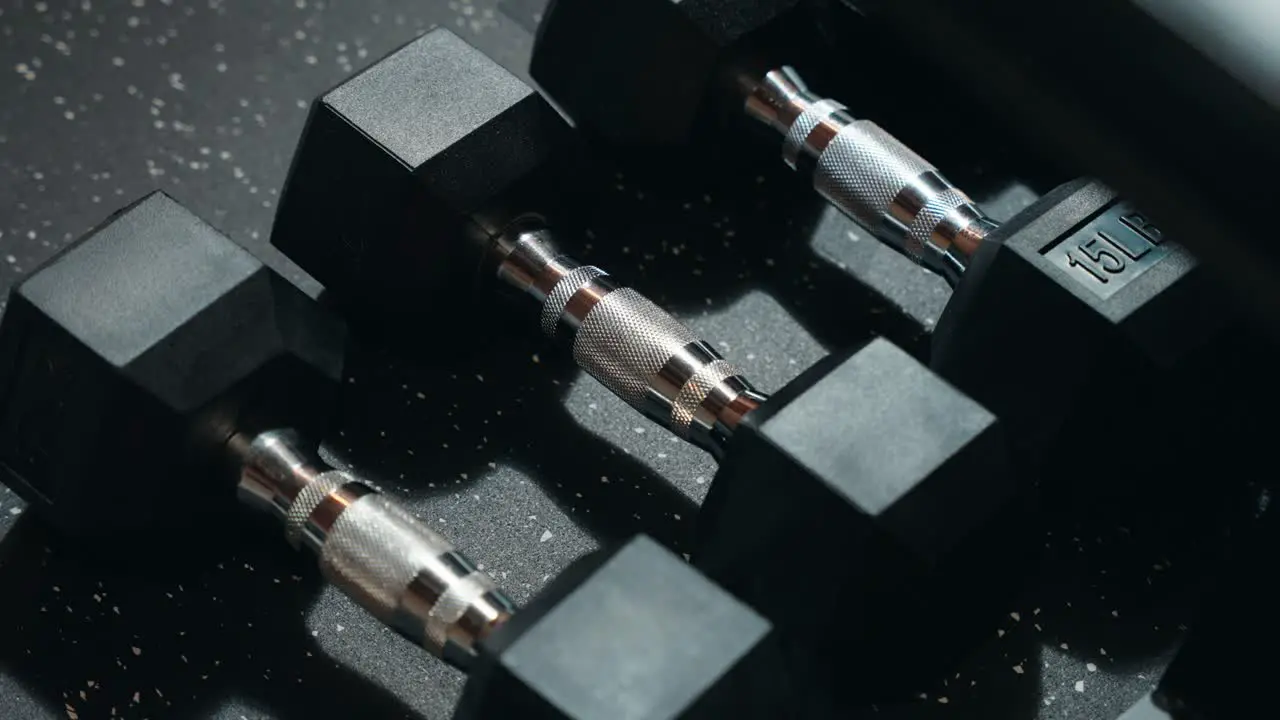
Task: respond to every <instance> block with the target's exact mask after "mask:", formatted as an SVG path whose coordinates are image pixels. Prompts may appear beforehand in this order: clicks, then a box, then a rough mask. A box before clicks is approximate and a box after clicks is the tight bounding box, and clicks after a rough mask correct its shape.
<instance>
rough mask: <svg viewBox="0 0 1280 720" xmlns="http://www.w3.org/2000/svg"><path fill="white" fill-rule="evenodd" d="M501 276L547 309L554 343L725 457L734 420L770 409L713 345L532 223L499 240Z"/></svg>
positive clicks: (544, 316) (649, 412) (662, 420)
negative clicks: (758, 409) (582, 261)
mask: <svg viewBox="0 0 1280 720" xmlns="http://www.w3.org/2000/svg"><path fill="white" fill-rule="evenodd" d="M496 247H497V252H498V254H499V263H498V270H497V273H498V277H499V278H500V279H502V280H504V281H505V282H506V283H508V284H510V285H512V286H513V287H515V288H517V289H519V290H520V291H522V292H525V293H527V294H529V295H531V296H533V297H534V298H535V299H536V300H538V302H540V303H541V305H542V313H541V325H542V330H543V332H544V333H545V334H546V335H548V336H549V337H551V338H553V339H556V340H562V341H564V342H566V343H568V344H570V345H571V346H572V349H573V357H574V359H575V360H576V361H577V362H578V365H579V366H580V367H581V368H582V369H583V370H586V371H587V372H588V373H589V374H590V375H591V376H592V377H594V378H596V379H597V380H599V381H600V383H601V384H602V385H604V386H605V387H607V388H609V390H611V391H612V392H613V393H614V394H615V395H617V396H618V397H620V398H622V399H623V400H625V401H626V402H627V403H629V404H630V405H631V406H632V407H634V408H636V409H637V410H639V411H640V412H642V413H644V414H645V415H646V416H648V417H649V418H651V419H652V420H654V421H655V422H657V423H659V424H661V425H662V426H664V427H666V428H668V429H669V430H671V431H672V432H673V433H675V434H676V435H678V436H680V437H683V438H686V439H688V440H689V441H691V442H693V443H694V444H696V445H698V446H699V447H701V448H703V449H705V450H707V451H708V452H711V453H712V454H714V455H716V456H717V457H719V456H720V455H722V454H723V452H724V448H725V444H726V443H727V442H728V440H729V437H731V436H732V434H733V430H734V428H735V427H737V424H738V422H739V421H740V420H741V419H742V417H743V416H744V415H746V414H747V413H748V412H750V411H751V410H753V409H755V408H756V407H757V406H759V404H760V403H762V402H764V400H765V397H764V396H763V395H761V394H760V393H758V392H756V390H755V389H754V388H752V387H751V384H750V383H749V382H747V380H746V378H745V377H743V374H742V372H741V371H739V370H738V369H737V368H735V367H734V366H733V365H731V364H730V363H729V362H728V361H726V360H725V359H724V358H722V357H721V356H720V354H719V353H718V352H716V350H715V348H713V347H712V346H711V345H710V344H709V343H707V342H706V341H704V340H701V339H700V338H698V336H696V335H694V333H693V331H691V330H690V329H689V328H687V327H685V326H684V324H682V323H681V322H680V321H678V320H676V319H675V318H673V317H672V316H671V315H670V314H669V313H667V312H666V311H665V310H663V309H661V308H659V307H658V306H657V305H655V304H653V303H652V302H650V301H649V300H648V298H646V297H644V296H643V295H641V294H640V293H638V292H636V291H635V290H632V289H631V288H624V287H620V286H619V285H618V283H616V282H614V280H613V278H612V277H610V276H609V274H608V273H606V272H605V271H603V270H601V269H600V268H597V267H593V266H590V265H582V264H580V263H578V262H577V261H575V260H573V259H572V258H570V257H568V256H566V255H564V254H562V253H560V251H559V250H558V249H557V248H556V246H555V243H554V242H553V240H552V238H551V233H550V232H549V231H548V230H547V229H546V228H545V227H542V226H541V224H540V222H539V221H538V220H537V219H536V218H525V219H523V220H521V221H518V222H517V223H516V224H514V225H513V226H512V227H511V228H509V229H508V230H507V231H506V232H505V233H503V234H502V235H501V236H500V237H499V238H498V239H497V241H496Z"/></svg>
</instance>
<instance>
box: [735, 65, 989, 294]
mask: <svg viewBox="0 0 1280 720" xmlns="http://www.w3.org/2000/svg"><path fill="white" fill-rule="evenodd" d="M745 109H746V111H747V113H748V114H749V115H750V116H752V117H755V118H756V119H758V120H760V121H762V122H764V123H766V124H768V125H770V126H771V127H773V128H775V129H776V130H778V131H779V132H780V133H781V134H782V136H783V142H782V158H783V160H784V161H785V162H786V163H787V165H789V166H790V167H791V168H792V169H795V170H805V169H808V170H807V171H811V172H812V174H813V185H814V188H815V189H816V190H817V191H818V193H819V194H821V195H822V197H823V198H825V199H826V200H827V201H828V202H830V203H831V204H832V205H834V206H835V207H836V208H837V209H839V210H840V211H841V212H843V213H844V214H845V215H848V216H849V217H850V218H852V219H853V220H855V221H856V222H858V223H859V224H860V225H862V226H863V227H865V228H866V229H867V230H869V231H871V232H872V233H874V234H875V235H876V237H878V238H879V239H880V240H882V241H883V242H885V243H886V244H888V245H890V246H891V247H893V248H894V249H896V250H898V251H900V252H902V253H903V254H905V255H907V256H908V257H910V258H911V259H912V260H914V261H915V262H917V263H919V264H921V265H924V266H926V267H928V268H930V269H932V270H934V271H935V272H938V273H940V274H942V275H943V276H944V277H946V278H947V279H948V280H949V281H951V282H952V284H955V283H956V282H958V280H959V276H960V275H961V274H962V273H963V272H964V269H965V267H966V266H967V264H968V259H969V257H970V256H971V255H972V254H973V252H974V251H975V250H976V249H977V246H978V244H979V243H980V242H981V241H982V238H983V237H985V235H986V233H987V232H988V231H989V230H990V228H991V227H993V226H994V223H992V222H991V221H990V220H988V219H987V218H986V217H985V216H984V215H983V214H982V211H981V210H979V209H978V208H977V206H975V205H974V204H973V201H972V200H971V199H970V198H969V197H968V196H967V195H966V194H965V193H964V192H962V191H961V190H960V189H959V188H956V187H955V186H954V185H952V184H951V183H949V182H947V180H946V179H945V178H944V177H942V175H941V174H940V173H939V172H938V170H937V168H935V167H934V166H933V165H932V164H930V163H929V162H927V161H925V160H924V159H923V158H921V157H920V156H919V155H917V154H916V153H915V152H914V151H913V150H911V148H909V147H907V146H906V145H904V144H902V143H901V142H899V141H898V139H897V138H895V137H893V136H892V135H890V134H889V133H887V132H885V131H884V130H883V129H882V128H880V126H878V125H876V124H875V123H873V122H871V121H869V120H855V119H854V118H853V117H851V116H850V115H849V113H848V112H847V111H846V109H845V107H844V106H843V105H841V104H840V103H838V102H835V101H834V100H828V99H822V98H818V97H817V96H815V95H813V94H812V93H810V92H809V90H808V88H807V87H805V85H804V82H803V81H802V80H801V79H800V77H799V75H797V74H796V73H795V71H794V70H793V69H791V68H789V67H784V68H781V69H779V70H774V71H773V72H770V73H768V74H767V75H766V76H765V78H764V80H763V81H762V82H760V83H758V84H757V85H756V86H755V87H754V88H753V91H752V93H751V95H750V96H749V97H748V99H747V103H746V106H745ZM802 166H803V167H802Z"/></svg>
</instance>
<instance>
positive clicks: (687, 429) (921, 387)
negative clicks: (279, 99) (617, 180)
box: [271, 29, 1014, 672]
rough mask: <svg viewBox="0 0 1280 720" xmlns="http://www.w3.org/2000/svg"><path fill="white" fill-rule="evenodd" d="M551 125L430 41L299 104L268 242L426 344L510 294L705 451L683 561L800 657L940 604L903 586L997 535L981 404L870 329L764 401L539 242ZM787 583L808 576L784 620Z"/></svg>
mask: <svg viewBox="0 0 1280 720" xmlns="http://www.w3.org/2000/svg"><path fill="white" fill-rule="evenodd" d="M568 139H569V137H568V134H567V133H566V127H565V125H564V123H563V121H562V120H561V118H560V117H559V116H558V115H557V113H556V112H555V111H554V110H553V109H552V108H551V107H550V106H549V105H548V104H547V103H546V101H545V100H543V99H542V98H541V97H540V96H539V95H538V94H537V93H536V92H535V91H534V90H533V89H532V88H530V87H529V86H528V85H526V84H525V83H524V82H522V81H521V80H519V79H518V78H516V77H515V76H513V75H512V74H510V73H508V72H507V71H506V70H504V69H503V68H501V67H500V66H498V65H497V64H496V63H494V62H493V61H492V60H490V59H489V58H487V57H486V56H485V55H484V54H482V53H481V52H479V51H478V50H476V49H474V48H472V47H471V46H469V45H468V44H467V43H465V42H464V41H463V40H461V39H459V38H458V37H457V36H455V35H453V34H452V33H450V32H449V31H447V30H443V29H441V30H435V31H432V32H429V33H427V34H426V35H424V36H423V37H421V38H419V39H418V40H415V41H413V42H411V43H409V44H408V45H406V46H404V47H402V48H400V49H398V50H396V51H394V52H392V53H391V54H390V55H388V56H387V57H385V58H383V59H381V60H380V61H378V62H377V63H375V64H374V65H372V66H371V67H370V68H368V69H367V70H365V71H363V72H361V73H359V74H358V75H356V76H354V77H352V78H351V79H349V80H347V81H346V82H344V83H343V84H341V85H339V86H338V87H337V88H335V89H333V90H332V91H330V92H328V93H326V94H325V95H323V96H322V97H320V98H319V99H318V100H317V101H316V102H315V103H314V104H313V106H312V110H311V114H310V118H309V120H308V123H307V128H306V130H305V132H304V135H303V138H302V140H301V142H300V144H299V147H298V150H297V152H296V154H295V157H294V160H293V167H292V169H291V172H290V176H289V180H288V183H287V185H286V187H285V190H284V192H283V194H282V196H281V203H280V208H279V210H278V213H277V216H276V222H275V226H274V229H273V231H272V236H271V242H272V244H274V245H275V246H276V247H277V248H279V249H280V250H282V251H283V252H284V253H285V254H286V255H288V256H289V257H290V258H292V259H293V260H295V261H296V262H297V263H299V264H300V265H301V266H302V267H303V268H304V269H305V270H306V271H307V272H309V273H310V274H311V275H312V276H314V277H315V278H316V279H318V280H319V281H320V282H321V283H322V284H324V285H325V288H326V292H327V293H329V294H330V295H331V296H332V297H334V298H335V302H336V303H337V304H338V305H340V306H342V307H345V308H347V309H348V312H349V313H351V314H352V315H353V316H355V315H360V314H362V313H373V314H375V315H385V316H387V317H396V318H402V317H406V316H407V315H408V314H412V313H416V314H417V318H416V319H405V320H403V321H400V325H399V326H400V327H401V328H404V327H414V328H442V327H447V326H454V327H456V326H461V327H462V328H464V329H465V330H458V331H451V332H449V333H447V334H446V333H443V332H441V333H438V334H436V335H428V337H445V338H448V339H449V340H448V342H447V343H445V345H444V347H443V349H445V350H447V351H448V352H456V351H457V350H459V349H460V347H462V346H465V345H467V344H469V343H470V342H472V341H471V340H469V339H462V340H459V338H467V336H466V335H465V334H464V332H471V333H475V332H477V331H479V332H483V329H484V327H485V326H486V325H491V326H492V327H495V328H496V327H500V326H499V324H498V323H497V321H496V319H495V318H497V317H498V316H510V315H511V313H512V312H513V309H518V306H513V305H511V304H503V303H501V302H496V303H494V304H492V305H491V304H490V302H491V301H492V300H491V299H492V298H497V299H499V300H501V297H502V293H500V292H498V291H500V290H503V289H506V290H507V291H508V292H507V296H508V298H510V297H511V296H515V297H516V298H523V299H522V300H521V301H522V302H526V303H527V298H529V297H532V298H533V300H534V301H535V302H534V303H527V304H526V306H525V308H526V310H536V316H537V323H538V325H539V326H540V327H541V329H542V330H543V332H544V333H545V334H546V335H547V336H549V337H550V338H552V339H553V340H555V341H557V342H560V343H562V344H564V345H567V346H568V347H569V348H570V349H571V352H572V355H573V357H574V359H575V360H576V361H577V362H578V364H579V365H580V366H581V367H582V368H583V369H585V370H586V371H587V372H588V373H589V374H590V375H592V376H593V377H595V378H596V379H597V380H599V381H600V382H601V383H602V384H603V385H604V386H606V387H607V388H609V389H610V390H612V391H613V392H614V393H615V394H616V395H618V396H619V397H620V398H622V399H623V400H625V401H626V402H628V403H630V404H631V405H632V406H634V407H635V408H636V409H638V410H639V411H640V412H642V413H643V414H645V415H646V416H648V417H649V418H650V419H652V420H653V421H655V422H657V423H658V424H660V425H661V426H663V427H665V428H667V429H668V430H670V431H671V432H673V433H674V434H676V435H678V436H681V437H683V438H686V439H688V440H689V441H691V442H692V443H694V444H695V445H697V446H699V447H701V448H703V449H705V450H707V451H708V452H710V453H711V454H712V455H714V456H715V457H716V458H717V459H719V461H720V469H719V471H718V473H717V475H716V477H715V478H714V480H713V482H712V485H711V488H710V491H709V494H708V496H707V499H706V501H705V503H704V505H703V507H702V510H701V512H700V514H699V517H698V532H697V535H698V538H697V540H696V543H695V544H696V547H695V552H694V553H693V558H694V562H695V564H696V565H697V566H698V567H700V568H701V569H702V570H704V571H705V572H707V573H708V575H709V576H710V577H711V578H712V579H714V580H716V581H717V582H720V583H721V584H722V585H724V586H725V587H726V588H727V589H729V590H731V591H733V592H736V593H738V594H739V595H740V596H741V597H743V598H744V599H746V600H747V601H748V602H749V603H750V604H752V605H753V606H754V607H756V609H758V610H760V611H761V612H762V613H763V614H764V615H765V616H766V617H768V618H769V619H770V620H771V621H772V622H773V623H774V625H775V626H776V627H778V629H779V632H780V633H781V634H782V637H783V639H784V642H786V643H788V647H793V648H796V650H795V655H797V656H802V657H803V659H804V660H805V661H812V660H814V659H815V658H817V659H818V664H819V665H822V666H823V670H820V671H819V672H824V671H825V672H836V670H837V669H838V668H840V667H846V666H847V665H848V663H849V662H850V661H851V660H850V659H851V658H855V657H861V658H862V659H863V660H867V659H868V658H869V657H870V656H871V655H874V654H875V652H876V651H875V650H873V649H872V646H873V644H872V643H870V642H866V643H862V642H859V643H858V644H850V641H849V637H850V636H851V635H853V634H856V633H857V632H862V631H864V630H867V627H866V626H867V625H871V626H873V627H872V628H871V630H872V631H874V630H877V629H883V628H885V627H886V623H885V622H883V619H884V617H887V616H889V615H890V614H895V613H896V614H898V615H899V616H902V615H905V616H910V618H911V619H910V621H904V622H903V623H902V624H901V625H899V626H898V627H910V628H915V627H922V626H924V625H928V624H929V623H928V620H929V618H930V617H933V616H937V617H941V616H942V615H943V614H944V613H943V612H940V611H939V610H938V609H937V608H934V609H933V610H932V613H934V614H933V615H923V614H917V613H923V611H922V610H921V609H920V608H922V607H926V606H928V605H929V604H930V602H931V601H932V600H936V599H937V598H939V597H942V596H943V594H942V593H938V594H932V595H931V594H930V593H928V592H926V591H925V590H924V589H923V588H927V587H930V586H931V583H933V582H935V579H936V582H938V583H943V582H946V581H958V580H957V579H958V578H959V577H964V578H966V579H967V580H968V579H971V578H972V576H971V575H967V574H966V573H970V572H979V571H980V568H982V567H983V566H984V565H985V563H987V562H989V561H993V560H994V558H993V557H987V556H985V555H984V554H982V553H981V552H978V551H977V550H976V548H978V547H980V546H982V543H981V542H980V539H985V538H987V537H989V536H998V535H1000V534H1001V532H1002V531H1003V530H1005V529H1007V528H1005V526H1004V525H1003V523H1000V522H997V518H998V517H1000V511H1001V509H1002V508H1004V507H1006V506H1007V504H1008V502H1009V500H1010V497H1011V496H1012V495H1013V494H1014V492H1013V490H1014V487H1013V481H1012V479H1011V477H1010V475H1009V474H1008V472H1007V465H1006V461H1005V458H1004V450H1003V447H1002V441H1001V439H1000V435H999V429H998V426H997V422H996V419H995V417H994V416H992V415H991V414H990V413H989V412H987V411H986V410H985V409H983V408H982V407H981V406H980V405H979V404H977V403H975V402H973V401H972V400H970V399H968V398H967V397H965V396H964V395H962V394H961V393H959V392H958V391H956V390H955V389H954V388H952V387H951V386H949V385H948V384H946V383H945V382H943V381H941V380H940V379H938V378H937V377H936V376H934V375H933V374H932V373H930V372H929V371H928V370H927V369H926V368H925V367H923V366H922V365H921V364H920V363H919V362H917V361H916V360H914V359H912V358H911V357H910V356H909V355H907V354H906V353H905V352H903V351H902V350H900V349H898V348H897V347H895V346H894V345H892V344H891V343H889V342H888V341H885V340H876V341H873V342H871V343H870V344H868V345H866V346H865V347H863V348H860V349H857V350H854V351H850V352H846V353H842V354H839V355H836V356H832V357H830V358H828V359H827V360H825V361H824V362H822V363H820V364H819V365H817V366H815V367H814V368H811V369H810V370H809V371H807V372H806V373H804V374H802V375H801V376H800V377H799V378H797V379H796V380H794V381H793V382H791V383H790V384H788V385H787V386H786V387H785V388H784V389H783V390H782V391H781V392H779V393H777V394H776V395H775V396H773V397H771V398H766V397H765V396H764V395H763V394H762V393H760V392H758V391H757V390H755V389H754V388H753V387H752V385H751V384H750V382H749V381H748V380H747V379H746V378H745V377H744V376H743V374H742V372H741V371H739V370H738V369H737V368H735V367H734V366H733V365H731V364H730V363H729V362H727V361H726V360H724V359H723V358H721V357H720V355H719V354H718V353H717V352H716V350H715V349H714V347H713V346H712V345H711V344H709V343H707V342H705V341H703V340H701V339H699V338H698V337H697V336H696V335H694V334H693V333H692V332H691V331H690V330H688V329H687V328H686V327H685V326H684V325H682V324H681V323H680V322H679V321H677V320H676V319H674V318H673V317H671V316H670V315H668V314H667V313H666V312H665V311H663V310H661V309H660V308H658V307H657V306H656V305H654V304H653V303H652V302H650V301H649V300H647V299H645V298H644V297H643V296H642V295H640V294H639V293H638V292H636V291H635V290H632V289H629V288H625V287H622V286H621V284H620V283H619V282H618V281H617V280H615V279H614V278H613V276H610V275H608V274H606V273H605V272H604V271H603V270H601V269H599V268H597V267H594V266H589V265H581V264H579V263H578V262H576V261H574V260H573V259H572V258H571V257H569V256H568V255H565V254H564V253H562V252H561V250H560V249H558V247H557V244H556V241H555V239H554V231H553V230H552V228H551V225H550V223H549V221H548V220H547V219H545V217H544V215H545V214H546V213H547V212H549V211H550V210H551V209H552V208H551V206H549V205H548V206H543V207H539V206H538V204H539V203H540V202H541V198H542V193H541V192H540V191H541V190H543V189H545V188H547V187H548V186H552V187H554V188H556V189H559V188H562V187H565V186H563V185H556V184H555V183H556V182H560V180H559V167H558V165H557V162H556V158H557V157H559V154H560V153H562V152H565V151H566V145H565V141H566V140H568ZM539 211H541V212H542V213H543V215H539V214H535V213H536V212H539ZM512 289H514V291H512ZM526 315H527V316H529V319H530V320H532V319H533V317H532V316H533V315H534V313H533V312H527V313H526ZM352 319H353V320H356V319H358V318H356V317H353V318H352ZM530 329H532V328H530ZM495 332H496V330H495ZM398 335H399V336H401V337H403V336H404V335H405V333H404V332H403V330H401V331H399V332H398ZM780 558H786V560H785V561H781V560H779V559H780ZM1004 567H1007V565H1003V564H1002V571H1003V568H1004ZM805 577H809V578H812V580H811V581H806V580H798V579H799V578H805ZM944 579H945V580H944ZM796 582H806V583H807V582H813V583H814V584H815V586H816V588H820V589H815V591H814V592H813V593H810V594H806V596H805V598H804V600H803V602H802V603H801V604H802V605H803V609H802V610H799V611H798V610H797V606H796V598H795V593H794V592H793V591H791V590H789V589H788V588H791V587H794V585H795V583H796ZM951 597H952V598H954V596H951ZM966 597H973V596H971V595H966ZM935 604H936V603H935ZM943 604H944V605H950V604H951V603H950V601H948V603H943ZM959 606H960V603H956V604H955V607H956V608H958V607H959ZM944 609H945V608H944ZM880 613H884V614H883V615H881V614H880ZM833 618H840V620H839V621H838V622H835V623H834V625H833V620H832V619H833ZM800 648H803V650H801V649H800ZM863 653H865V654H863ZM911 654H912V655H913V656H915V657H914V658H913V659H923V656H926V655H928V654H927V653H918V652H913V653H911ZM885 657H886V656H885V655H884V654H880V655H876V656H875V660H876V661H881V660H883V659H884V658H885ZM887 665H888V663H884V664H883V666H887Z"/></svg>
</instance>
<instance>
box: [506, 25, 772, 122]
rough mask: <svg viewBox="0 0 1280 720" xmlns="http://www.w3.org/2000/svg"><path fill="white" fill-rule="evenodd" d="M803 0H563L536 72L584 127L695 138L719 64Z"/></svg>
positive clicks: (541, 45) (545, 30)
mask: <svg viewBox="0 0 1280 720" xmlns="http://www.w3.org/2000/svg"><path fill="white" fill-rule="evenodd" d="M794 5H796V0H767V1H765V2H740V1H738V0H683V1H676V0H615V1H613V2H598V1H597V0H555V1H554V2H552V3H551V4H550V5H549V6H548V7H547V9H546V11H545V12H544V13H543V19H542V24H541V25H540V26H539V29H538V40H537V43H536V44H535V46H534V54H533V60H532V64H531V65H530V74H532V75H533V77H534V79H535V80H536V81H537V82H538V84H539V85H540V86H541V87H542V89H543V90H545V91H546V93H547V94H548V95H549V96H550V97H551V99H552V100H554V101H555V102H556V103H557V104H558V105H559V106H560V107H561V108H563V109H564V111H565V112H566V113H568V115H569V116H570V117H571V118H572V119H573V121H574V123H575V124H577V125H578V127H579V128H581V129H585V130H588V131H589V132H591V133H592V134H594V135H598V136H601V137H604V138H606V139H608V140H611V141H615V142H623V143H637V144H646V145H669V144H681V143H686V142H689V141H690V139H691V136H692V135H693V134H694V132H695V129H696V128H697V126H698V124H699V123H700V122H701V121H702V119H703V116H704V115H705V114H707V113H708V112H709V111H710V110H711V109H710V108H709V107H708V103H709V102H711V101H713V100H714V99H715V98H716V92H715V90H716V87H717V83H718V80H719V78H718V77H717V75H718V73H719V72H720V71H721V69H722V62H724V61H725V60H726V59H727V58H728V56H729V55H731V54H733V53H734V51H736V50H737V49H738V48H739V47H740V46H741V45H742V44H743V43H744V42H745V40H746V38H747V37H748V36H749V35H751V34H752V33H754V32H755V31H757V30H759V29H761V28H763V27H765V26H767V25H769V24H770V23H772V22H773V21H775V20H776V19H778V18H779V17H781V16H782V15H784V14H785V13H787V11H789V10H790V9H791V8H792V7H793V6H794Z"/></svg>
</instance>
